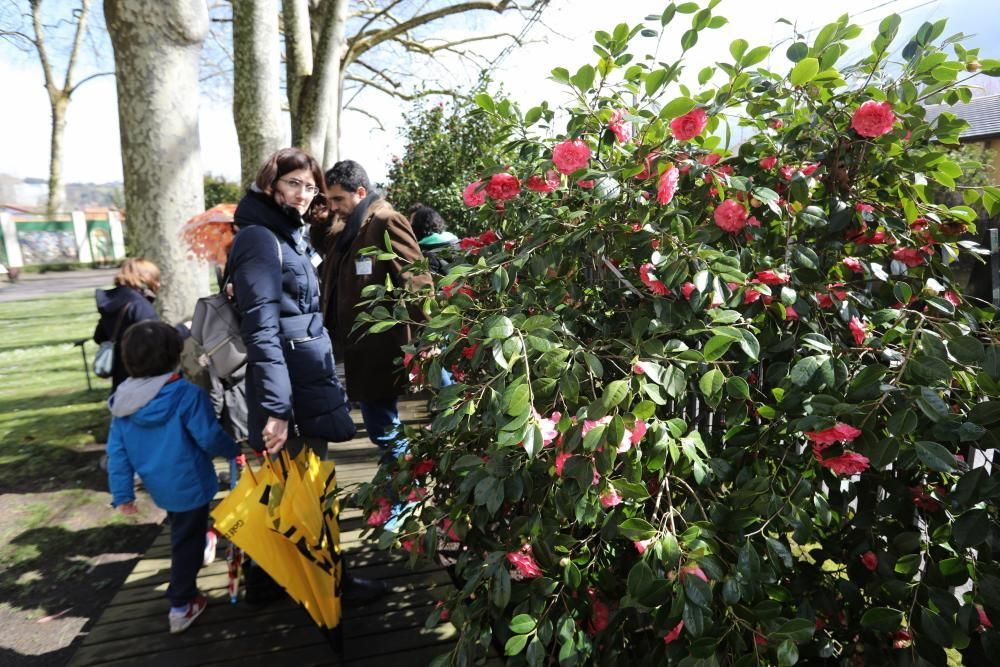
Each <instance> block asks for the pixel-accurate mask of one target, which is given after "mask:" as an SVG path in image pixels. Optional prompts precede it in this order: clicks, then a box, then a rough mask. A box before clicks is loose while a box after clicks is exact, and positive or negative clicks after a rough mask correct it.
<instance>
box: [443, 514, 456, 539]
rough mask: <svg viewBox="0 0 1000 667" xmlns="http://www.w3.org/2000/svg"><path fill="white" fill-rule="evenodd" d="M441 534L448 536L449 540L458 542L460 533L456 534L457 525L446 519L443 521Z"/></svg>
mask: <svg viewBox="0 0 1000 667" xmlns="http://www.w3.org/2000/svg"><path fill="white" fill-rule="evenodd" d="M441 532H443V533H444V534H445V535H447V536H448V539H450V540H454V541H456V542H458V540H459V537H458V533H456V532H455V524H454V523H453V522H452V520H451V519H449V518H448V517H445V518H443V519H441Z"/></svg>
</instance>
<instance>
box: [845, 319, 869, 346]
mask: <svg viewBox="0 0 1000 667" xmlns="http://www.w3.org/2000/svg"><path fill="white" fill-rule="evenodd" d="M847 326H848V327H850V329H851V334H852V335H853V336H854V342H855V344H857V345H861V344H862V343H864V342H865V338H867V337H868V332H867V331H865V325H864V324H863V323H862V322H861V320H859V319H858V316H857V315H855V316H854V317H852V318H851V323H850V324H848V325H847Z"/></svg>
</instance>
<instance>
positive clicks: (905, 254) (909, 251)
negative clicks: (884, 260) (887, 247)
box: [892, 248, 924, 268]
mask: <svg viewBox="0 0 1000 667" xmlns="http://www.w3.org/2000/svg"><path fill="white" fill-rule="evenodd" d="M892 258H893V259H895V260H899V261H900V262H902V263H903V264H906V265H907V266H908V267H910V268H913V267H914V266H920V265H921V264H923V263H924V255H923V253H922V252H921V251H920V250H918V249H916V248H897V249H896V250H893V251H892Z"/></svg>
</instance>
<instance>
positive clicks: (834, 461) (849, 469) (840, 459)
mask: <svg viewBox="0 0 1000 667" xmlns="http://www.w3.org/2000/svg"><path fill="white" fill-rule="evenodd" d="M813 456H815V457H816V460H817V461H819V464H820V465H821V466H823V467H824V468H829V469H830V470H832V471H833V472H835V473H836V474H838V475H857V474H858V473H862V472H864V471H865V470H868V457H867V456H864V455H862V454H858V453H857V452H844V453H843V454H841V455H840V456H834V457H833V458H830V459H824V458H823V455H822V454H821V453H820V452H819V451H818V450H816V449H815V448H814V449H813Z"/></svg>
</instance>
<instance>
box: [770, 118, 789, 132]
mask: <svg viewBox="0 0 1000 667" xmlns="http://www.w3.org/2000/svg"><path fill="white" fill-rule="evenodd" d="M767 125H768V127H770V128H772V129H775V130H780V129H781V128H783V127H784V126H785V121H783V120H781V119H780V118H771V119H770V120H768V121H767Z"/></svg>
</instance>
